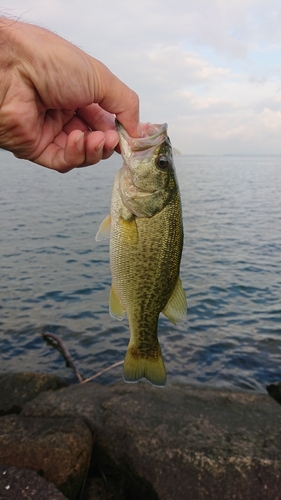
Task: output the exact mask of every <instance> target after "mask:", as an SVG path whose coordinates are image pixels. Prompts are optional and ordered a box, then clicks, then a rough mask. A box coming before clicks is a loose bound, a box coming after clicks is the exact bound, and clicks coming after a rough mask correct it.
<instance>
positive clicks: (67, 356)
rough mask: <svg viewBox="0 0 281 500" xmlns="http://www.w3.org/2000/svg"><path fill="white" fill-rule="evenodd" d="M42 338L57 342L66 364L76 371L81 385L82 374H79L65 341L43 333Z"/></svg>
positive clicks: (56, 336) (51, 334)
mask: <svg viewBox="0 0 281 500" xmlns="http://www.w3.org/2000/svg"><path fill="white" fill-rule="evenodd" d="M42 337H43V339H45V340H48V339H52V340H53V341H55V342H57V344H58V346H59V348H60V351H61V353H62V355H63V357H64V359H65V361H66V363H67V364H68V366H69V367H70V368H72V370H74V373H75V375H76V377H77V378H78V380H79V382H80V383H81V382H82V380H83V378H82V376H81V375H80V373H79V372H78V370H77V368H76V366H75V364H74V362H73V361H72V359H71V356H70V353H69V351H68V349H67V347H66V346H65V345H64V343H63V341H62V340H61V339H60V338H59V337H58V335H55V334H54V333H49V332H47V333H42Z"/></svg>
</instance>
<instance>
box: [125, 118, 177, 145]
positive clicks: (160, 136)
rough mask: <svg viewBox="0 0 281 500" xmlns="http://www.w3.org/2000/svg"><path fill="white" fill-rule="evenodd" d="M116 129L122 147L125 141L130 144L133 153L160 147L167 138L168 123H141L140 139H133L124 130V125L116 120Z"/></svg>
mask: <svg viewBox="0 0 281 500" xmlns="http://www.w3.org/2000/svg"><path fill="white" fill-rule="evenodd" d="M116 129H117V132H118V134H119V137H120V142H121V145H122V143H124V141H125V142H126V143H127V144H128V146H129V147H130V149H131V151H142V150H145V149H149V148H152V147H153V148H154V147H156V146H160V144H162V142H164V140H165V139H166V137H167V129H168V125H167V123H163V124H161V125H160V124H159V125H158V124H152V123H139V125H138V132H139V137H131V136H130V135H129V134H128V132H126V130H125V129H124V127H123V125H121V123H120V122H118V121H117V120H116Z"/></svg>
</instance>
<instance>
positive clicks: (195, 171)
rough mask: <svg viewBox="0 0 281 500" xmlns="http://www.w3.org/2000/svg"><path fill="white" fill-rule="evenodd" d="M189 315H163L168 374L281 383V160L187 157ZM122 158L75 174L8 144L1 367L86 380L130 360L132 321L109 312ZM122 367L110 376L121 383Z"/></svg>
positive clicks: (0, 217) (182, 165)
mask: <svg viewBox="0 0 281 500" xmlns="http://www.w3.org/2000/svg"><path fill="white" fill-rule="evenodd" d="M175 160H176V165H177V173H178V179H179V184H180V189H181V194H182V205H183V218H184V228H185V245H184V251H183V258H182V268H181V277H182V281H183V286H184V288H185V290H186V294H187V299H188V315H187V322H186V323H185V324H184V325H182V326H179V327H178V326H177V327H176V326H174V325H172V324H171V323H170V322H169V321H168V320H167V319H166V318H164V316H163V317H162V316H161V317H160V320H159V338H160V343H161V346H162V351H163V356H164V359H165V364H166V368H167V373H168V381H169V382H173V381H180V382H183V383H196V384H208V385H211V386H216V387H230V388H236V389H237V388H244V389H250V390H253V391H264V390H265V385H266V384H268V383H272V382H276V381H279V380H281V304H280V297H281V259H280V255H281V224H280V223H281V196H280V193H281V157H278V156H276V157H274V156H272V157H258V156H257V157H255V156H251V157H243V156H240V157H234V156H224V157H219V156H217V157H216V156H213V157H207V156H202V157H200V156H194V157H192V156H178V157H176V159H175ZM120 166H121V159H120V157H119V156H118V155H116V156H114V157H113V158H111V159H110V160H108V161H106V162H102V163H100V164H98V165H96V166H93V167H90V168H87V169H79V170H75V171H72V172H70V173H69V174H67V175H60V174H58V173H56V172H52V171H49V170H47V169H44V168H41V167H38V166H35V165H32V164H29V163H28V162H24V161H20V160H16V159H14V157H13V156H12V155H11V154H9V153H7V152H5V151H0V265H1V267H0V347H1V350H0V371H1V372H3V371H20V370H32V371H44V372H57V373H58V374H60V375H63V376H65V377H66V378H69V379H70V378H71V377H72V373H71V371H70V369H68V368H67V367H65V362H64V359H63V358H62V356H61V355H60V353H59V352H58V351H57V350H55V349H54V348H52V347H51V346H49V345H47V344H46V342H45V341H44V340H43V339H42V337H41V334H42V333H45V332H52V333H55V334H57V335H59V336H60V337H61V338H62V339H63V341H64V342H65V344H66V345H67V347H68V349H69V351H70V353H71V355H72V357H73V359H74V361H75V363H76V365H77V367H78V368H79V370H80V372H81V373H82V375H83V376H84V377H86V376H91V375H92V374H94V373H95V372H97V371H99V370H101V369H102V368H105V367H106V366H108V365H110V364H113V363H114V362H117V361H121V360H122V359H123V357H124V354H125V352H126V347H127V344H128V339H129V330H128V324H127V320H126V319H125V320H124V321H122V322H119V321H117V320H115V319H113V318H111V317H110V315H109V313H108V294H109V287H110V283H111V278H110V270H109V254H108V243H107V242H99V243H97V242H95V239H94V236H95V233H96V231H97V229H98V226H99V224H100V222H101V221H102V220H103V218H104V217H105V216H106V215H107V213H108V210H109V202H110V193H111V186H112V183H113V178H114V175H115V172H116V170H117V169H118V168H119V167H120ZM120 378H121V367H118V368H116V369H114V370H112V371H110V372H109V373H108V374H105V375H103V376H102V377H101V378H100V379H99V381H100V382H101V383H110V382H113V381H115V380H119V379H120Z"/></svg>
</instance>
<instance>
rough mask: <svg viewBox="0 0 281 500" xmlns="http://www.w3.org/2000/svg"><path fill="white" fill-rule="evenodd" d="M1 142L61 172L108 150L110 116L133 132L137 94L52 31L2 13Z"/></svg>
mask: <svg viewBox="0 0 281 500" xmlns="http://www.w3.org/2000/svg"><path fill="white" fill-rule="evenodd" d="M0 75H1V88H0V147H2V148H4V149H7V150H9V151H11V152H12V153H13V154H14V155H15V156H16V157H18V158H24V159H28V160H31V161H33V162H34V163H37V164H39V165H43V166H45V167H48V168H50V169H53V170H57V171H59V172H62V173H64V172H68V171H69V170H71V169H73V168H75V167H78V166H79V167H82V166H87V165H92V164H95V163H97V162H99V161H100V160H101V159H105V158H108V157H109V156H111V154H112V153H113V151H114V149H115V147H116V145H117V143H118V140H119V137H118V134H117V132H116V130H115V116H116V118H117V119H118V121H119V122H120V123H122V125H123V126H124V128H125V129H126V130H127V132H128V133H129V134H130V135H131V136H135V137H136V136H137V135H138V134H137V124H138V119H139V116H138V113H139V102H138V97H137V95H136V94H135V92H133V91H132V90H131V89H129V88H128V87H127V86H126V85H125V84H124V83H122V82H121V81H120V80H119V79H118V78H117V77H116V76H114V75H113V74H112V73H111V72H110V71H109V69H108V68H107V67H106V66H104V65H103V64H102V63H101V62H100V61H98V60H96V59H94V58H92V57H91V56H89V55H88V54H86V53H84V52H83V51H82V50H80V49H79V48H77V47H75V46H74V45H72V44H71V43H69V42H67V41H66V40H64V39H63V38H60V37H59V36H57V35H55V34H54V33H52V32H50V31H48V30H45V29H43V28H39V27H37V26H33V25H30V24H25V23H21V22H17V21H15V22H14V21H11V20H8V19H5V18H0Z"/></svg>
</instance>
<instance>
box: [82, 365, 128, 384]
mask: <svg viewBox="0 0 281 500" xmlns="http://www.w3.org/2000/svg"><path fill="white" fill-rule="evenodd" d="M123 363H124V360H123V361H118V362H117V363H114V364H113V365H111V366H108V367H107V368H105V369H104V370H101V371H100V372H98V373H96V374H95V375H92V377H89V378H86V379H85V380H82V382H80V383H81V384H86V383H87V382H90V381H91V380H94V378H97V377H99V376H100V375H102V374H103V373H105V372H108V371H109V370H111V368H115V366H119V365H123Z"/></svg>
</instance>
